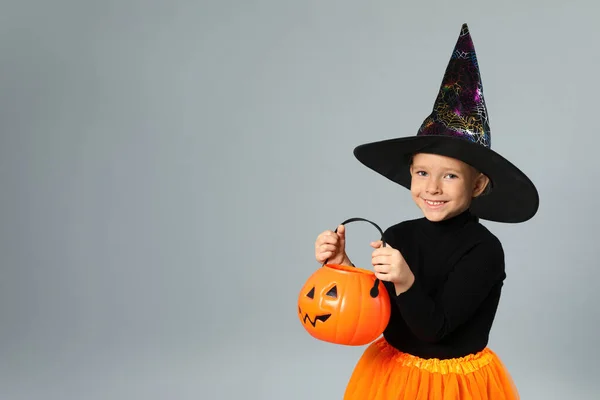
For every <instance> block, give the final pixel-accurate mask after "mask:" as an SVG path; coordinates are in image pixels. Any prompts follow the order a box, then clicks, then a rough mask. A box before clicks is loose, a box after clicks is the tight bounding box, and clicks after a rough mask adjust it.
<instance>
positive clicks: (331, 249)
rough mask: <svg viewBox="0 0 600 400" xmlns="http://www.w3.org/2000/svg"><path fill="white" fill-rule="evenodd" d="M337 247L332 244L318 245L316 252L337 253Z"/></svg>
mask: <svg viewBox="0 0 600 400" xmlns="http://www.w3.org/2000/svg"><path fill="white" fill-rule="evenodd" d="M337 249H338V248H337V246H335V245H333V244H322V245H320V246H319V247H318V248H317V250H318V251H320V252H325V251H328V252H336V251H337Z"/></svg>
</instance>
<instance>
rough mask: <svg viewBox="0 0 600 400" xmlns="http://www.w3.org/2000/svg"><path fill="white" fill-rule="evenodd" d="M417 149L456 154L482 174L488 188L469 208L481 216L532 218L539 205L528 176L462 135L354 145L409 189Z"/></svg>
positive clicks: (505, 219)
mask: <svg viewBox="0 0 600 400" xmlns="http://www.w3.org/2000/svg"><path fill="white" fill-rule="evenodd" d="M416 153H430V154H438V155H442V156H447V157H452V158H456V159H458V160H461V161H463V162H465V163H467V164H469V165H471V166H473V167H474V168H476V169H477V170H479V171H480V172H482V173H483V174H485V175H486V176H487V177H488V178H489V179H490V181H491V182H490V183H491V185H492V188H491V191H490V192H489V193H486V194H484V195H482V196H479V197H477V198H475V199H473V201H472V203H471V212H472V213H473V214H474V215H476V216H478V217H479V218H481V219H485V220H489V221H494V222H506V223H519V222H525V221H527V220H529V219H531V218H532V217H533V216H534V215H535V214H536V213H537V210H538V208H539V195H538V192H537V189H536V187H535V185H534V184H533V183H532V182H531V180H530V179H529V178H528V177H527V176H526V175H525V174H524V173H523V172H522V171H521V170H520V169H519V168H517V167H516V166H514V165H513V164H512V163H511V162H509V161H508V160H506V159H505V158H504V157H502V156H501V155H500V154H498V153H496V152H495V151H493V150H491V149H489V148H486V147H484V146H482V145H480V144H477V143H472V142H469V141H467V140H465V139H461V138H456V137H451V136H438V135H423V136H410V137H404V138H396V139H390V140H383V141H379V142H373V143H367V144H363V145H360V146H358V147H356V148H355V149H354V155H355V157H356V158H357V159H358V160H359V161H360V162H361V163H362V164H364V165H365V166H367V167H368V168H370V169H372V170H374V171H375V172H377V173H379V174H381V175H383V176H385V177H386V178H388V179H390V180H391V181H393V182H396V183H398V184H400V185H402V186H404V187H405V188H407V189H410V185H411V176H410V168H409V165H410V162H411V157H412V155H414V154H416Z"/></svg>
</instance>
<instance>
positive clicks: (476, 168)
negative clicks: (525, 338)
mask: <svg viewBox="0 0 600 400" xmlns="http://www.w3.org/2000/svg"><path fill="white" fill-rule="evenodd" d="M354 154H355V156H356V157H357V158H358V160H359V161H360V162H362V163H363V164H364V165H366V166H367V167H369V168H371V169H373V170H374V171H376V172H378V173H380V174H382V175H384V176H385V177H387V178H388V179H390V180H392V181H394V182H396V183H398V184H400V185H402V186H404V187H406V188H408V189H410V192H411V195H412V198H413V200H414V202H415V203H416V204H417V206H418V207H419V208H420V209H421V211H422V212H423V218H420V219H416V220H410V221H404V222H401V223H399V224H396V225H394V226H391V227H390V228H388V229H387V230H386V231H385V232H384V235H383V241H385V243H386V246H385V247H383V246H382V242H381V241H377V242H373V243H371V245H372V246H373V248H374V249H375V250H374V251H373V254H372V264H373V267H374V271H375V275H376V277H377V278H379V279H380V280H381V281H382V282H384V285H385V287H386V289H387V290H388V293H389V294H390V299H391V301H392V313H391V317H390V320H389V323H388V326H387V328H386V329H385V331H384V333H383V337H381V338H379V339H378V340H376V341H375V342H374V343H372V344H371V345H370V346H368V347H367V349H366V351H365V352H364V354H363V356H362V357H361V358H360V360H359V361H358V363H357V365H356V367H355V369H354V372H353V374H352V376H351V377H350V381H349V383H348V386H347V388H346V393H345V396H344V399H345V400H354V399H356V400H359V399H360V400H379V399H382V400H383V399H394V400H396V399H406V400H409V399H410V400H419V399H440V400H441V399H443V400H454V399H457V400H460V399H481V400H484V399H488V400H500V399H503V400H509V399H510V400H512V399H518V398H519V395H518V392H517V390H516V388H515V387H514V385H513V382H512V379H511V377H510V375H509V373H508V372H507V370H506V369H505V367H504V366H503V364H502V362H501V361H500V359H499V357H498V356H497V355H496V354H495V353H494V352H493V351H492V350H491V349H490V348H488V347H487V344H488V338H489V332H490V329H491V327H492V323H493V321H494V317H495V314H496V310H497V307H498V303H499V300H500V293H501V289H502V285H503V281H504V279H505V278H506V273H505V265H504V253H503V249H502V245H501V243H500V241H499V240H498V239H497V238H496V236H494V235H493V234H492V233H491V232H490V231H489V230H488V229H487V228H486V227H484V226H483V225H482V224H481V223H479V218H482V219H487V220H491V221H497V222H511V223H518V222H524V221H527V220H529V219H530V218H532V217H533V216H534V215H535V214H536V212H537V209H538V204H539V198H538V193H537V190H536V188H535V186H534V185H533V183H532V182H531V181H530V180H529V179H528V178H527V176H526V175H525V174H524V173H523V172H521V171H520V170H519V169H518V168H517V167H515V166H514V165H513V164H511V163H510V162H509V161H507V160H506V159H504V158H503V157H502V156H500V155H499V154H498V153H496V152H494V151H492V150H491V147H490V129H489V124H488V118H487V109H486V106H485V102H484V98H483V88H482V84H481V77H480V74H479V69H478V64H477V57H476V55H475V50H474V47H473V43H472V40H471V37H470V34H469V30H468V27H467V25H466V24H464V25H463V27H462V30H461V33H460V36H459V39H458V42H457V44H456V46H455V48H454V52H453V55H452V58H451V59H450V63H449V64H448V67H447V69H446V73H445V75H444V80H443V82H442V85H441V88H440V91H439V94H438V97H437V99H436V102H435V105H434V109H433V112H432V113H431V114H430V115H429V116H428V117H427V119H425V121H424V123H423V124H422V126H421V128H420V129H419V131H418V133H417V135H416V136H411V137H404V138H398V139H392V140H386V141H381V142H376V143H368V144H364V145H361V146H358V147H357V148H356V149H355V150H354ZM315 255H316V259H317V261H318V262H319V263H323V262H325V261H328V262H329V263H331V264H336V263H337V264H344V265H352V262H351V260H350V259H349V258H348V256H347V254H346V251H345V228H344V226H343V225H340V226H339V227H338V229H337V231H336V232H332V231H325V232H323V233H322V234H320V235H319V236H318V237H317V240H316V243H315Z"/></svg>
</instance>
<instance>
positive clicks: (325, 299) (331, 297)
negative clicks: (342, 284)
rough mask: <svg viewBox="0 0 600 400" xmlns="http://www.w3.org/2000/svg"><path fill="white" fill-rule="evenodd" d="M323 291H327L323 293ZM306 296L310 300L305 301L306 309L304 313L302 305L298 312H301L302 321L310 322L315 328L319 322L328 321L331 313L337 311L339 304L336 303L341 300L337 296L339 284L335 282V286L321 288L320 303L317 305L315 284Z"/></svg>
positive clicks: (318, 297)
mask: <svg viewBox="0 0 600 400" xmlns="http://www.w3.org/2000/svg"><path fill="white" fill-rule="evenodd" d="M323 291H326V293H324V294H323V293H322V292H323ZM306 297H307V299H309V300H307V301H306V302H305V304H306V305H305V307H306V310H305V311H304V314H303V312H302V308H301V307H300V306H298V312H299V313H300V316H301V317H302V321H303V322H304V323H305V324H306V323H310V324H311V325H312V326H313V328H315V327H316V326H317V322H321V323H323V322H326V321H327V320H328V319H329V317H331V314H332V313H333V312H334V311H335V308H336V305H337V304H336V303H337V302H338V301H339V300H338V296H337V284H335V283H333V286H331V287H329V288H323V289H322V290H321V293H319V296H317V299H318V300H317V301H318V303H319V304H318V305H317V306H316V307H315V304H316V303H317V302H316V301H315V287H314V286H313V287H312V288H311V289H310V290H309V291H308V293H306ZM311 303H312V304H311ZM311 305H312V307H311ZM309 311H310V312H311V314H312V316H311V315H309Z"/></svg>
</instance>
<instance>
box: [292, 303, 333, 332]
mask: <svg viewBox="0 0 600 400" xmlns="http://www.w3.org/2000/svg"><path fill="white" fill-rule="evenodd" d="M298 312H299V313H300V315H302V310H301V309H300V307H298ZM329 317H331V314H321V315H317V316H316V317H315V319H314V320H312V319H310V317H309V316H308V313H305V314H304V318H303V319H302V321H303V322H304V323H305V324H306V321H308V322H310V324H311V325H312V326H313V328H314V327H315V326H316V325H317V321H321V322H325V321H327V320H328V319H329Z"/></svg>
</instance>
